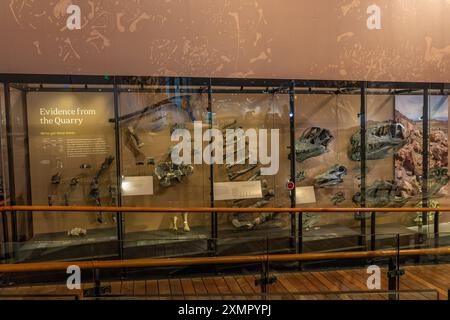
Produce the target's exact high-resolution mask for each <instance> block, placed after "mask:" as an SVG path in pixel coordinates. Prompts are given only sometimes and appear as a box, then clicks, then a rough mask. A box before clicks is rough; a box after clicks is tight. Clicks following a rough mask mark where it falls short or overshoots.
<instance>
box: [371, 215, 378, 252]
mask: <svg viewBox="0 0 450 320" xmlns="http://www.w3.org/2000/svg"><path fill="white" fill-rule="evenodd" d="M376 226H377V213H376V212H372V214H371V215H370V250H372V251H375V250H376V249H377V247H376V241H377V236H376V233H377V227H376Z"/></svg>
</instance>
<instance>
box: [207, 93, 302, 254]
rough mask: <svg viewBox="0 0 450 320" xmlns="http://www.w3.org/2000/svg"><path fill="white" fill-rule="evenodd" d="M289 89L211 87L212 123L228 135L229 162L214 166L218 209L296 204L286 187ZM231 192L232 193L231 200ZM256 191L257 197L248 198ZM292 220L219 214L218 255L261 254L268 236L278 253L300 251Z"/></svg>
mask: <svg viewBox="0 0 450 320" xmlns="http://www.w3.org/2000/svg"><path fill="white" fill-rule="evenodd" d="M288 90H289V89H288V88H286V87H285V86H280V87H258V86H255V87H248V88H247V87H240V86H226V87H219V86H214V87H212V117H213V120H214V121H213V125H214V126H216V127H217V128H218V129H219V130H220V131H221V133H222V134H223V137H224V139H223V140H224V155H223V158H224V163H223V164H215V165H214V200H215V202H214V205H215V206H217V207H232V208H277V207H280V208H286V207H287V208H289V207H290V206H291V198H290V193H289V190H287V188H286V183H287V182H288V181H289V180H290V179H291V166H290V163H291V162H290V160H289V147H290V127H289V119H290V96H289V92H288ZM240 155H241V159H242V160H243V161H241V162H240V161H239V156H240ZM235 186H237V187H235ZM233 188H235V189H233ZM230 189H233V195H232V197H227V192H228V191H229V190H230ZM255 191H256V193H257V195H256V196H253V197H251V196H250V197H249V196H248V193H250V194H252V193H253V192H255ZM258 193H259V194H258ZM291 216H292V214H289V213H275V212H262V213H251V212H250V213H249V212H245V213H241V212H240V213H238V212H236V213H231V214H230V213H220V214H218V217H217V219H218V233H217V239H218V243H217V248H218V253H219V254H221V255H228V254H235V253H236V252H241V253H247V254H251V253H255V252H261V251H262V250H263V247H264V246H266V241H265V240H264V239H266V238H270V241H271V249H272V251H274V252H283V251H286V250H295V241H294V240H295V239H294V238H293V237H292V232H293V229H294V228H295V225H292V224H291ZM294 222H295V220H294Z"/></svg>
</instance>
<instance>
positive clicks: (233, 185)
mask: <svg viewBox="0 0 450 320" xmlns="http://www.w3.org/2000/svg"><path fill="white" fill-rule="evenodd" d="M259 198H262V188H261V181H236V182H215V183H214V199H215V200H239V199H259Z"/></svg>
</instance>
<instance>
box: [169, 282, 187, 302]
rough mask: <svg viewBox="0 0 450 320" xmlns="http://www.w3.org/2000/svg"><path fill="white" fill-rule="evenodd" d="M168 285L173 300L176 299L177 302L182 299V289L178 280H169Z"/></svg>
mask: <svg viewBox="0 0 450 320" xmlns="http://www.w3.org/2000/svg"><path fill="white" fill-rule="evenodd" d="M169 285H170V292H171V293H172V295H173V296H174V299H177V300H182V299H184V297H183V287H182V285H181V281H180V279H170V280H169Z"/></svg>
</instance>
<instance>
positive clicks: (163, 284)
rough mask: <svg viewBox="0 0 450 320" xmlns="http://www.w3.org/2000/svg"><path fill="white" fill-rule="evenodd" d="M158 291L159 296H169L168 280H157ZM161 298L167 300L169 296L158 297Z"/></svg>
mask: <svg viewBox="0 0 450 320" xmlns="http://www.w3.org/2000/svg"><path fill="white" fill-rule="evenodd" d="M158 291H159V294H160V295H161V296H170V285H169V280H167V279H162V280H158ZM160 298H161V300H169V299H170V297H160Z"/></svg>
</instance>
